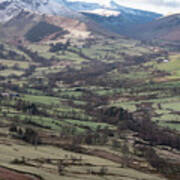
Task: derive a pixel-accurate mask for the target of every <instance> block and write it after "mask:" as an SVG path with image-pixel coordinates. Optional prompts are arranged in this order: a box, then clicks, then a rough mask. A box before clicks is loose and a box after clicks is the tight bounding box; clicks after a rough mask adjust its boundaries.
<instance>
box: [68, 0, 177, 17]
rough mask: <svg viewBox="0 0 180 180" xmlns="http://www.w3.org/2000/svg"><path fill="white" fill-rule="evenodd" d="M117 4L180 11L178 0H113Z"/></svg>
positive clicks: (89, 0) (88, 0) (158, 10)
mask: <svg viewBox="0 0 180 180" xmlns="http://www.w3.org/2000/svg"><path fill="white" fill-rule="evenodd" d="M71 1H83V2H85V1H86V2H97V3H101V4H105V5H108V3H109V1H110V0H71ZM114 1H116V2H117V3H118V4H120V5H123V6H127V7H131V8H136V9H142V10H148V11H153V12H158V13H162V14H164V15H167V14H172V13H180V0H114Z"/></svg>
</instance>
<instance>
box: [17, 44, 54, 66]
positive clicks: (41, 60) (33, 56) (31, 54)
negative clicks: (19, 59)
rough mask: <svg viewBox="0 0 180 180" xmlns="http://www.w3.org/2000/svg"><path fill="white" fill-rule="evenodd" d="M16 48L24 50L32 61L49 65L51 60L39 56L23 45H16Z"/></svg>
mask: <svg viewBox="0 0 180 180" xmlns="http://www.w3.org/2000/svg"><path fill="white" fill-rule="evenodd" d="M18 49H19V50H20V51H22V52H24V53H25V54H27V55H28V56H29V57H30V58H31V59H32V60H33V61H35V62H38V63H40V64H43V66H50V65H51V61H50V60H48V59H46V58H44V57H42V56H39V54H38V53H37V52H33V51H31V50H30V49H27V48H26V47H24V46H18Z"/></svg>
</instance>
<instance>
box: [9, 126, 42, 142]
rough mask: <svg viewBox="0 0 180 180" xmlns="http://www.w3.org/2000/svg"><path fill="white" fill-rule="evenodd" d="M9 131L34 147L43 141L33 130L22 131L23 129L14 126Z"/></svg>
mask: <svg viewBox="0 0 180 180" xmlns="http://www.w3.org/2000/svg"><path fill="white" fill-rule="evenodd" d="M9 131H10V132H14V133H16V135H14V136H15V137H16V138H19V139H22V140H24V141H26V142H28V143H30V144H33V145H38V144H41V139H40V137H39V135H38V133H37V132H36V131H35V130H34V129H32V128H25V129H22V128H21V127H17V126H16V125H12V126H11V127H10V128H9Z"/></svg>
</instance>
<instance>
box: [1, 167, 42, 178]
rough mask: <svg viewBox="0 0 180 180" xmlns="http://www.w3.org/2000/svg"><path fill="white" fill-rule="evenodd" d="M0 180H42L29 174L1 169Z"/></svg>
mask: <svg viewBox="0 0 180 180" xmlns="http://www.w3.org/2000/svg"><path fill="white" fill-rule="evenodd" d="M0 180H41V178H38V177H35V176H33V175H31V174H28V173H22V172H18V171H15V170H10V169H6V168H4V167H0Z"/></svg>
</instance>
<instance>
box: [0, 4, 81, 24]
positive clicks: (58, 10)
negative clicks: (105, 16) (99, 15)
mask: <svg viewBox="0 0 180 180" xmlns="http://www.w3.org/2000/svg"><path fill="white" fill-rule="evenodd" d="M24 10H26V11H30V12H33V13H38V14H48V15H58V16H65V17H70V18H72V17H74V18H78V19H79V18H80V19H81V18H82V16H81V15H80V14H79V13H77V12H74V11H72V10H71V9H69V8H68V7H67V6H66V5H65V4H64V1H63V0H62V1H61V3H57V2H56V1H55V0H32V1H28V0H1V1H0V17H1V18H0V22H2V23H4V22H7V21H9V20H10V19H12V18H13V17H15V16H17V15H18V14H19V13H20V12H21V11H24Z"/></svg>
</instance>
